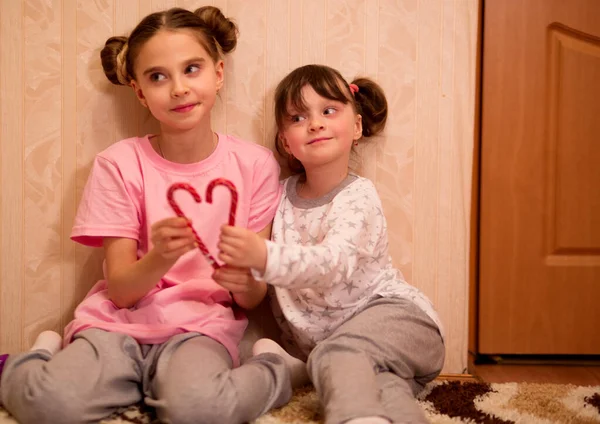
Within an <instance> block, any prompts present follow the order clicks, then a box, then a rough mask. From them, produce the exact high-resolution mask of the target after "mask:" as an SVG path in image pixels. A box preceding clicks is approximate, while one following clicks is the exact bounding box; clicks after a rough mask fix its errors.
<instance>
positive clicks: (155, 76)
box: [150, 72, 165, 82]
mask: <svg viewBox="0 0 600 424" xmlns="http://www.w3.org/2000/svg"><path fill="white" fill-rule="evenodd" d="M164 79H165V76H164V75H163V74H161V73H158V72H155V73H153V74H150V81H152V82H158V81H162V80H164Z"/></svg>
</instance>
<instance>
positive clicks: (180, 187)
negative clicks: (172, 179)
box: [167, 183, 221, 269]
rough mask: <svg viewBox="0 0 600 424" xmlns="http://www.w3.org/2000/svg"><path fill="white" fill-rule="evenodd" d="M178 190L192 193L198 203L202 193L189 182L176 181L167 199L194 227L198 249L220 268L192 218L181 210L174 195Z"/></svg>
mask: <svg viewBox="0 0 600 424" xmlns="http://www.w3.org/2000/svg"><path fill="white" fill-rule="evenodd" d="M177 190H185V191H187V192H188V193H190V194H191V195H192V197H193V198H194V200H195V201H196V203H200V202H201V201H202V199H201V198H200V195H199V194H198V192H197V191H196V189H194V187H192V186H191V185H189V184H187V183H175V184H173V185H172V186H171V187H169V190H168V191H167V199H168V201H169V205H170V206H171V209H173V211H174V212H175V214H177V216H179V217H181V218H185V219H186V221H187V223H188V226H189V227H190V228H191V229H192V232H193V233H194V239H195V240H196V243H198V249H200V251H201V252H202V254H203V255H204V257H205V258H206V260H207V261H208V263H209V264H210V265H211V266H212V267H213V268H214V269H219V268H220V267H221V266H220V265H219V264H218V263H217V261H216V260H215V258H214V257H213V256H212V255H211V254H210V252H209V251H208V249H207V248H206V245H205V244H204V242H203V241H202V239H201V238H200V236H199V235H198V233H196V230H194V227H192V224H191V223H190V220H189V219H188V218H187V217H186V216H185V214H184V213H183V211H182V210H181V208H180V207H179V205H178V204H177V202H176V201H175V199H174V197H173V195H174V193H175V192H176V191H177Z"/></svg>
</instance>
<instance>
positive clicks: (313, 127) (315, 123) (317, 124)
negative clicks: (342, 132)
mask: <svg viewBox="0 0 600 424" xmlns="http://www.w3.org/2000/svg"><path fill="white" fill-rule="evenodd" d="M323 128H325V126H324V125H323V121H322V120H321V119H320V117H315V118H310V123H309V130H310V131H318V130H322V129H323Z"/></svg>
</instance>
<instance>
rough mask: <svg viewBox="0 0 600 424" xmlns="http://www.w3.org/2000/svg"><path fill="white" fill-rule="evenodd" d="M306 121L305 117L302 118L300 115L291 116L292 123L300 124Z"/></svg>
mask: <svg viewBox="0 0 600 424" xmlns="http://www.w3.org/2000/svg"><path fill="white" fill-rule="evenodd" d="M303 120H304V116H300V115H292V116H290V121H292V122H300V121H303Z"/></svg>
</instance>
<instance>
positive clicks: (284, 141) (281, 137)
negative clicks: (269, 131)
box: [277, 132, 292, 155]
mask: <svg viewBox="0 0 600 424" xmlns="http://www.w3.org/2000/svg"><path fill="white" fill-rule="evenodd" d="M277 137H278V138H279V141H280V142H281V145H282V146H283V148H284V149H285V151H286V152H287V154H288V155H291V154H292V152H291V150H290V145H289V143H288V142H287V140H286V138H285V136H284V135H283V134H282V133H281V132H279V133H277Z"/></svg>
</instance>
